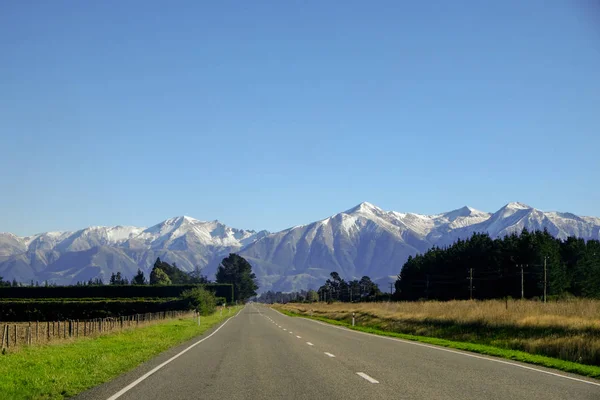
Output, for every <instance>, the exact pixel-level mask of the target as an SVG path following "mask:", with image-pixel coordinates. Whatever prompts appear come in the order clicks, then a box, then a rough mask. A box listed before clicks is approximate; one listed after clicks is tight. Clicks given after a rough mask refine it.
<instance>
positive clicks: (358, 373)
mask: <svg viewBox="0 0 600 400" xmlns="http://www.w3.org/2000/svg"><path fill="white" fill-rule="evenodd" d="M356 375H358V376H360V377H361V378H364V379H366V380H368V381H369V382H371V383H379V381H378V380H375V379H373V378H371V377H370V376H369V375H367V374H365V373H364V372H357V373H356Z"/></svg>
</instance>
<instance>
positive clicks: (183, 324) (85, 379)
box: [0, 307, 240, 400]
mask: <svg viewBox="0 0 600 400" xmlns="http://www.w3.org/2000/svg"><path fill="white" fill-rule="evenodd" d="M239 309H240V307H232V308H231V314H230V315H229V314H228V313H226V312H225V313H223V316H220V315H219V312H218V311H217V312H216V313H215V314H213V315H212V316H209V317H202V318H201V325H200V326H198V325H197V321H196V319H194V318H186V319H178V320H172V321H167V322H164V323H157V324H154V325H151V326H146V327H143V328H139V329H134V330H129V331H125V332H120V333H115V334H111V335H107V336H101V337H98V338H83V339H81V338H80V339H79V340H77V341H74V342H71V343H62V344H55V345H46V346H31V347H24V348H22V349H20V350H19V351H17V352H15V353H8V354H6V355H0V398H2V399H3V400H4V399H62V398H65V397H69V396H73V395H75V394H77V393H79V392H82V391H84V390H86V389H89V388H91V387H93V386H96V385H99V384H100V383H103V382H106V381H109V380H110V379H112V378H114V377H116V376H118V375H120V374H121V373H123V372H126V371H129V370H131V369H133V368H134V367H136V366H137V365H139V364H141V363H142V362H144V361H147V360H149V359H150V358H152V357H154V356H156V355H157V354H159V353H160V352H162V351H164V350H166V349H168V348H170V347H173V346H175V345H177V344H180V343H182V342H185V341H186V340H189V339H191V338H193V337H195V336H197V335H199V334H201V333H202V332H204V331H206V330H207V329H209V328H210V327H211V326H213V325H215V324H217V323H219V322H221V321H222V320H224V319H226V318H228V317H229V316H233V315H235V313H236V312H237V311H238V310H239Z"/></svg>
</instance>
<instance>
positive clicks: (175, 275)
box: [153, 257, 191, 284]
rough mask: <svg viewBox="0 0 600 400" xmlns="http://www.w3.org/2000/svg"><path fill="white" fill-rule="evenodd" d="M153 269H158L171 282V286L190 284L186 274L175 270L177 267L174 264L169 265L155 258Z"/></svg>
mask: <svg viewBox="0 0 600 400" xmlns="http://www.w3.org/2000/svg"><path fill="white" fill-rule="evenodd" d="M155 268H159V269H161V270H162V271H163V272H164V273H165V274H167V276H168V277H169V279H170V280H171V283H173V284H182V283H191V282H190V276H189V275H188V274H187V273H185V272H183V271H182V270H180V269H179V268H177V265H175V264H173V265H170V264H169V263H166V262H164V261H161V259H160V257H158V258H156V262H155V263H154V268H153V270H154V269H155Z"/></svg>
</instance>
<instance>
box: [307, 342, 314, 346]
mask: <svg viewBox="0 0 600 400" xmlns="http://www.w3.org/2000/svg"><path fill="white" fill-rule="evenodd" d="M306 344H307V345H309V346H314V344H312V343H311V342H306Z"/></svg>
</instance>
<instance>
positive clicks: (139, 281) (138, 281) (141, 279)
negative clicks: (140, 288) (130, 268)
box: [131, 268, 148, 285]
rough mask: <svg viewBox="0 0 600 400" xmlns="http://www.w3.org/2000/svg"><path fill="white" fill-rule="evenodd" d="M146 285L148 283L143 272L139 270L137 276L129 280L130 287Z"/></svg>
mask: <svg viewBox="0 0 600 400" xmlns="http://www.w3.org/2000/svg"><path fill="white" fill-rule="evenodd" d="M147 283H148V281H147V280H146V277H145V276H144V271H142V270H141V269H139V268H138V270H137V274H135V276H134V277H133V279H132V280H131V284H132V285H146V284H147Z"/></svg>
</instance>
